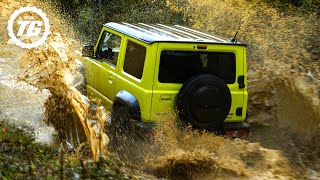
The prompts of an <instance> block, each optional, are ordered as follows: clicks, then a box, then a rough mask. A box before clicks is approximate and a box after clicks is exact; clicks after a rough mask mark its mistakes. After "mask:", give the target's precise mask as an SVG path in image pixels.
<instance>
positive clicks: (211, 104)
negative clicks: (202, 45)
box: [176, 74, 231, 131]
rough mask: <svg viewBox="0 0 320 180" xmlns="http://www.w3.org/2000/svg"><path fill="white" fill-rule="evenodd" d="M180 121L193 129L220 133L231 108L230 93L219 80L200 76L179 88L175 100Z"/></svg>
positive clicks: (208, 76)
mask: <svg viewBox="0 0 320 180" xmlns="http://www.w3.org/2000/svg"><path fill="white" fill-rule="evenodd" d="M176 106H177V111H178V115H179V117H180V119H181V120H182V121H184V122H186V123H190V124H191V125H192V126H193V127H194V128H199V129H207V130H210V131H221V130H222V129H223V122H224V120H225V119H226V117H227V116H228V114H229V111H230V107H231V93H230V90H229V88H228V86H227V84H226V83H225V82H224V81H223V80H222V79H220V78H218V77H216V76H213V75H209V74H200V75H197V76H194V77H192V78H190V79H189V80H188V81H186V82H185V83H184V84H183V86H182V87H181V89H180V91H179V93H178V95H177V99H176Z"/></svg>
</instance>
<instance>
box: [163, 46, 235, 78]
mask: <svg viewBox="0 0 320 180" xmlns="http://www.w3.org/2000/svg"><path fill="white" fill-rule="evenodd" d="M201 73H206V74H212V75H215V76H218V77H220V78H221V79H223V80H224V81H225V82H226V83H227V84H233V83H235V79H236V78H235V76H236V56H235V54H234V53H229V52H194V51H162V52H161V57H160V68H159V77H158V80H159V82H162V83H184V82H185V81H186V80H188V79H189V78H191V77H192V76H195V75H198V74H201Z"/></svg>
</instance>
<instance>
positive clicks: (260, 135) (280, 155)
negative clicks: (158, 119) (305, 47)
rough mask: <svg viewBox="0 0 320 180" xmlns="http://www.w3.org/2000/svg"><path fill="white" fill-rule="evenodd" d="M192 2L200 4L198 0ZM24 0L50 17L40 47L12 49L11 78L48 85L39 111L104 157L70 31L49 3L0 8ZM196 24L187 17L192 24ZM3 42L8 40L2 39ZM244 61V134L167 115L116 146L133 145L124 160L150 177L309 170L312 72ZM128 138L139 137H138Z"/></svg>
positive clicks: (302, 174)
mask: <svg viewBox="0 0 320 180" xmlns="http://www.w3.org/2000/svg"><path fill="white" fill-rule="evenodd" d="M193 3H194V4H193V5H194V6H195V7H197V6H200V7H201V6H204V5H203V4H201V2H198V1H194V2H193ZM26 4H31V5H35V4H37V5H39V6H40V7H41V8H42V9H43V10H44V11H46V13H47V14H48V13H49V19H50V20H51V21H52V22H54V24H52V27H53V28H52V30H51V35H50V36H49V39H48V40H47V41H46V44H44V45H43V46H41V47H40V48H37V49H31V50H28V51H21V52H20V51H19V52H18V50H14V51H13V53H16V52H18V53H19V55H20V56H19V57H20V58H19V62H20V64H21V67H22V70H21V73H20V74H19V75H18V77H19V79H20V80H23V81H26V82H28V83H29V84H32V85H34V86H36V87H38V88H39V89H48V90H49V91H50V94H51V96H50V97H49V98H48V99H47V102H46V113H45V117H46V118H45V121H46V122H48V124H52V125H53V126H54V127H55V129H56V130H57V131H58V132H59V133H60V134H62V135H64V134H67V135H65V137H72V138H70V139H72V141H74V142H78V144H79V143H80V142H81V139H83V138H85V140H86V141H87V142H88V144H89V146H90V149H91V152H92V155H93V158H97V157H99V156H105V157H109V156H110V152H109V151H108V136H107V132H106V130H105V125H106V112H105V110H104V108H103V107H93V106H92V105H91V104H90V101H89V100H88V98H87V97H86V96H84V94H82V93H81V92H80V91H79V90H77V88H76V87H77V86H78V85H79V84H81V83H82V81H83V77H82V76H81V74H80V73H79V72H78V70H77V66H76V59H77V58H76V57H77V56H76V55H75V53H74V52H73V47H72V45H74V44H78V43H77V42H76V41H72V40H71V39H72V36H70V35H69V34H68V33H67V32H66V31H65V28H66V27H65V25H63V23H61V21H62V20H63V18H61V17H59V16H58V15H57V14H56V13H55V11H54V10H52V9H51V7H50V6H49V7H48V6H46V5H45V4H41V3H40V4H39V3H38V2H33V1H28V2H25V3H21V2H19V1H12V2H11V1H10V2H0V5H1V7H3V9H2V12H1V15H2V17H9V16H10V14H11V13H12V12H13V11H14V10H15V9H18V8H19V7H21V6H24V5H26ZM226 8H227V7H226ZM199 9H201V8H199ZM228 12H233V11H228ZM199 14H200V13H199ZM212 16H215V15H212ZM220 19H221V18H220ZM2 25H3V26H4V25H5V23H4V24H2ZM198 26H200V25H199V24H197V23H195V27H198ZM205 29H207V28H205ZM71 31H72V30H71ZM1 33H2V34H3V37H2V38H3V40H7V37H6V35H5V34H6V32H1ZM67 34H68V35H67ZM3 46H4V47H6V48H9V46H10V45H6V44H5V45H3ZM10 48H12V46H11V47H10ZM16 48H18V47H16ZM77 48H79V46H78V47H77ZM71 49H72V50H71ZM262 55H266V54H263V53H262ZM250 66H252V67H259V68H252V69H251V70H250V72H249V84H250V85H249V87H250V89H249V91H250V102H249V104H250V108H249V119H248V121H250V122H251V123H252V124H253V132H252V134H251V135H250V136H249V137H248V141H247V140H238V139H237V140H228V139H225V138H223V137H219V136H215V135H213V134H211V133H207V132H199V131H194V130H192V129H191V128H185V129H181V128H179V125H177V124H176V121H174V119H175V118H174V117H173V118H172V120H166V121H164V122H162V123H159V124H158V125H157V126H156V131H155V138H154V140H153V141H151V142H150V141H148V142H144V143H141V142H140V143H141V144H140V145H141V146H140V150H141V148H142V149H143V148H144V150H143V151H140V150H137V149H135V150H133V149H131V150H128V151H127V152H122V153H128V154H130V153H132V152H134V153H135V154H138V153H139V156H141V157H142V158H141V159H140V161H139V162H135V161H133V160H132V162H131V163H136V164H135V165H136V166H135V167H137V166H138V167H139V168H140V169H142V170H144V171H146V172H149V173H151V174H154V175H156V176H157V177H165V178H173V179H194V178H201V179H212V178H213V177H216V178H230V177H237V178H244V179H245V178H248V177H250V178H260V177H263V178H267V179H269V178H272V179H278V178H306V177H307V178H317V177H318V175H317V171H319V170H320V167H319V165H320V162H319V159H320V158H319V156H320V155H319V154H320V150H319V144H318V141H317V140H318V138H319V137H318V136H316V135H317V134H319V127H318V124H319V123H320V120H319V117H320V115H319V97H318V96H316V95H317V91H318V89H317V86H318V85H319V80H317V78H316V77H314V76H313V75H312V74H310V73H308V72H305V71H302V70H301V69H302V68H304V67H302V66H301V65H300V64H299V63H294V62H293V63H290V64H289V63H287V64H286V63H282V62H276V61H272V60H270V61H265V62H264V68H260V66H261V64H259V62H255V63H251V65H250ZM274 67H277V70H275V69H274ZM288 77H290V78H288ZM306 78H307V79H309V82H312V83H308V81H306ZM302 120H303V121H302ZM302 122H303V123H302ZM69 124H72V125H69ZM77 125H80V127H81V128H79V131H80V132H77V133H74V132H72V133H69V132H68V131H67V130H66V129H65V127H66V126H70V127H71V128H72V126H77ZM81 132H82V133H81ZM81 134H82V135H85V137H82V135H81ZM277 139H278V140H277ZM250 141H251V142H260V143H261V145H260V143H250ZM131 143H133V144H134V143H135V144H139V142H138V141H132V142H131ZM300 145H301V146H302V147H303V148H301V147H299V146H300ZM119 146H120V145H119ZM137 151H139V152H137ZM129 152H130V153H129ZM126 157H127V159H126V160H128V161H131V160H130V159H128V157H130V155H128V156H126ZM128 163H130V162H128Z"/></svg>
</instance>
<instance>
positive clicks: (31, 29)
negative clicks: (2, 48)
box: [7, 6, 50, 49]
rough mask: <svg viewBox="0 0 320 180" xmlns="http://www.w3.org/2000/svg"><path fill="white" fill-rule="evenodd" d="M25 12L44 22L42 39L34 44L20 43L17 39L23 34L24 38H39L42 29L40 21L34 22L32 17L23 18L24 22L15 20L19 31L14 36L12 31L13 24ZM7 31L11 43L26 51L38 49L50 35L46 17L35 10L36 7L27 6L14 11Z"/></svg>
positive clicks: (38, 10)
mask: <svg viewBox="0 0 320 180" xmlns="http://www.w3.org/2000/svg"><path fill="white" fill-rule="evenodd" d="M26 12H28V13H30V12H32V13H35V14H37V15H38V16H40V17H41V19H42V20H43V22H44V33H43V34H42V37H40V38H39V39H38V40H37V41H36V42H32V43H30V44H29V43H25V42H22V41H21V40H20V39H18V38H17V37H23V36H24V34H25V36H26V38H30V37H39V35H40V33H41V30H42V28H43V23H42V21H38V20H34V17H33V16H24V20H17V24H18V26H19V30H18V32H17V34H16V35H15V33H14V31H13V26H14V22H15V20H16V19H17V17H18V16H19V15H20V14H22V13H26ZM20 19H21V18H20ZM7 29H8V34H9V36H10V38H11V39H12V41H13V42H14V43H15V44H16V45H18V46H20V47H22V48H28V49H31V48H35V47H38V46H40V45H41V44H43V43H44V42H45V41H46V39H47V37H48V35H49V34H50V31H49V29H50V24H49V19H48V18H47V17H46V14H44V13H43V12H42V11H41V10H40V9H37V8H36V7H29V6H27V7H22V8H20V9H18V10H16V11H15V12H14V13H13V14H12V15H11V16H10V19H9V21H8V28H7ZM25 32H26V33H25Z"/></svg>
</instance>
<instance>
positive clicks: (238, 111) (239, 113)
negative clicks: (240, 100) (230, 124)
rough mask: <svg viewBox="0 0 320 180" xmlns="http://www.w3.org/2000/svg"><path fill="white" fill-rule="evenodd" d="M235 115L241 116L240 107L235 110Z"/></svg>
mask: <svg viewBox="0 0 320 180" xmlns="http://www.w3.org/2000/svg"><path fill="white" fill-rule="evenodd" d="M236 115H237V116H242V107H238V108H237V110H236Z"/></svg>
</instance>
